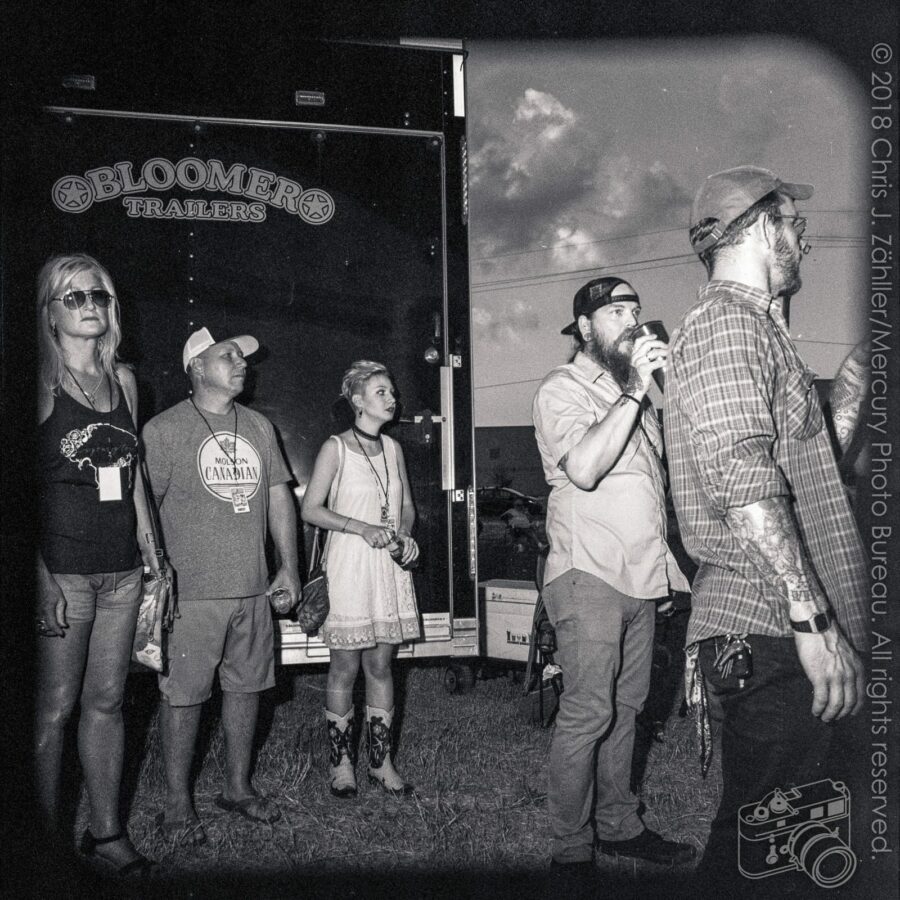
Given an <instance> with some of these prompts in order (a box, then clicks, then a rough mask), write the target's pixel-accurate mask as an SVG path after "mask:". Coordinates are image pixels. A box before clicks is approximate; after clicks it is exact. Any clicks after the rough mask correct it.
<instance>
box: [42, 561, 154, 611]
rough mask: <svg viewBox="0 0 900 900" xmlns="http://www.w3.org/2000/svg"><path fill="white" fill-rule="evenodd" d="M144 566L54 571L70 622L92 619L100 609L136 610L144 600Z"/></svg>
mask: <svg viewBox="0 0 900 900" xmlns="http://www.w3.org/2000/svg"><path fill="white" fill-rule="evenodd" d="M142 573H143V568H142V567H141V566H138V567H137V568H136V569H125V570H124V571H123V572H96V573H94V574H92V575H78V574H73V573H58V572H53V573H52V575H53V580H54V581H55V582H56V583H57V584H58V585H59V589H60V590H61V591H62V592H63V596H64V597H65V598H66V621H67V622H93V621H94V618H95V617H96V614H97V610H98V609H103V610H109V611H111V612H115V611H117V610H129V611H133V612H134V614H135V616H136V615H137V609H138V606H139V605H140V602H141V587H142V582H141V575H142Z"/></svg>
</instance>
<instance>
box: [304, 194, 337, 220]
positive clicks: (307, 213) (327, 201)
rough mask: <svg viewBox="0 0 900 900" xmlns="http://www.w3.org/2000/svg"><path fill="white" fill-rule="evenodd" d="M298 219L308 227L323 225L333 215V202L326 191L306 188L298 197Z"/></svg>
mask: <svg viewBox="0 0 900 900" xmlns="http://www.w3.org/2000/svg"><path fill="white" fill-rule="evenodd" d="M298 209H299V213H300V218H301V219H303V221H304V222H309V224H310V225H324V224H325V223H326V222H327V221H328V220H329V219H330V218H331V217H332V216H333V215H334V200H332V199H331V195H330V194H328V193H327V192H326V191H323V190H320V189H319V188H308V189H307V190H305V191H304V192H303V193H302V194H301V195H300V203H299V207H298Z"/></svg>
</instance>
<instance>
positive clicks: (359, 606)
mask: <svg viewBox="0 0 900 900" xmlns="http://www.w3.org/2000/svg"><path fill="white" fill-rule="evenodd" d="M341 393H342V394H343V395H344V397H345V398H346V399H347V401H348V402H349V403H350V405H351V406H352V407H353V412H354V421H353V425H352V427H351V428H349V429H347V430H346V431H344V432H343V433H341V434H338V435H332V436H331V437H330V438H329V439H328V440H327V441H325V443H324V444H323V445H322V449H321V450H320V451H319V455H318V457H317V459H316V463H315V467H314V469H313V473H312V477H311V478H310V481H309V485H308V486H307V489H306V495H305V497H304V499H303V509H302V516H303V521H304V522H308V523H309V524H310V525H315V526H316V527H318V528H321V529H323V530H326V531H327V532H328V538H327V541H326V546H325V567H326V571H327V575H328V597H329V603H330V612H329V614H328V618H327V619H326V620H325V624H324V625H323V626H322V636H323V640H324V642H325V644H326V646H327V647H328V648H329V649H330V651H331V663H330V665H329V668H328V685H327V688H326V694H325V719H326V724H327V727H328V737H329V743H330V766H331V768H330V788H331V792H332V794H334V795H335V796H336V797H342V798H346V797H353V796H355V795H356V773H355V766H356V753H357V730H356V727H355V720H354V710H353V685H354V683H355V682H356V677H357V674H358V673H359V667H360V664H362V669H363V672H364V673H365V680H366V724H367V729H368V750H369V765H368V776H369V781H370V782H372V783H373V784H378V785H380V786H381V787H382V788H384V789H385V790H386V791H388V792H389V793H392V794H395V795H398V796H402V795H405V794H409V793H411V792H412V787H411V786H410V785H408V784H405V783H404V781H403V779H402V778H401V777H400V775H399V774H398V773H397V770H396V769H395V768H394V764H393V760H392V754H391V750H392V741H391V724H392V722H393V718H394V683H393V678H392V675H391V661H392V658H393V655H394V648H395V647H396V645H397V644H400V643H403V642H405V641H408V640H411V639H414V638H417V637H419V633H420V632H419V614H418V610H417V608H416V597H415V591H414V589H413V582H412V575H411V574H410V572H409V567H410V566H412V565H413V564H414V563H415V561H416V560H417V558H418V556H419V547H418V545H417V544H416V542H415V540H414V539H413V537H412V534H411V532H412V527H413V524H414V523H415V518H416V512H415V507H414V505H413V500H412V494H411V491H410V487H409V478H408V476H407V473H406V464H405V463H404V459H403V450H402V449H401V447H400V445H399V444H398V443H397V442H396V441H394V440H393V439H392V438H391V437H389V436H387V435H382V434H381V430H382V428H384V426H385V425H387V424H388V423H389V422H391V421H392V419H393V418H394V415H395V413H396V409H397V399H396V391H395V389H394V384H393V380H392V378H391V375H390V372H389V371H388V370H387V368H386V367H385V366H383V365H382V364H381V363H376V362H370V361H368V360H360V361H357V362H355V363H353V365H352V366H351V367H350V368H349V369H348V370H347V372H346V373H345V374H344V379H343V382H342V384H341Z"/></svg>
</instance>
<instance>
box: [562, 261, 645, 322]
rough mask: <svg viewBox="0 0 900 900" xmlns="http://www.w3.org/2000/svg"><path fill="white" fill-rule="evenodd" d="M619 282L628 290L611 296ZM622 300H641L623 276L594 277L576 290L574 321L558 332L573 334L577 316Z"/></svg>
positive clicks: (573, 299)
mask: <svg viewBox="0 0 900 900" xmlns="http://www.w3.org/2000/svg"><path fill="white" fill-rule="evenodd" d="M620 284H624V285H625V286H626V287H627V288H629V290H628V291H622V292H620V293H618V294H616V296H615V297H613V296H612V292H613V291H614V290H615V289H616V288H617V287H618V286H619V285H620ZM622 301H630V302H632V303H640V302H641V300H640V297H638V295H637V294H636V293H635V292H634V288H632V287H631V285H630V284H629V283H628V282H627V281H625V279H624V278H616V277H615V276H614V275H605V276H604V277H603V278H594V279H593V280H591V281H589V282H588V283H587V284H585V285H583V286H582V287H580V288H579V289H578V290H577V291H576V293H575V296H574V297H573V298H572V319H573V320H574V321H572V322H570V323H569V324H568V325H566V327H565V328H563V330H562V331H561V332H560V334H575V333H576V332H577V331H578V317H579V316H589V315H591V313H593V312H594V311H595V310H598V309H600V307H601V306H606V305H607V304H608V303H621V302H622Z"/></svg>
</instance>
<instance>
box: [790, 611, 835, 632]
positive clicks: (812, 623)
mask: <svg viewBox="0 0 900 900" xmlns="http://www.w3.org/2000/svg"><path fill="white" fill-rule="evenodd" d="M832 621H833V620H832V618H831V614H830V613H827V612H822V613H816V614H815V615H814V616H810V617H809V618H808V619H801V620H800V621H799V622H795V621H794V620H793V619H791V628H793V629H794V631H799V632H802V633H803V634H821V633H822V632H823V631H828V629H829V628H830V627H831V623H832Z"/></svg>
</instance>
